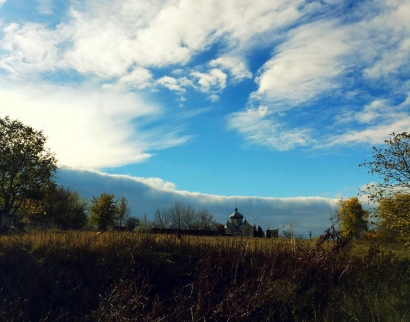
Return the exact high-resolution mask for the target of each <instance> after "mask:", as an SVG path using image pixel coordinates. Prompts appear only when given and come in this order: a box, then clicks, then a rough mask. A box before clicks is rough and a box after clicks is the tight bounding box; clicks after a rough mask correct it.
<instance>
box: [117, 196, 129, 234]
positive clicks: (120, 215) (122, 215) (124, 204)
mask: <svg viewBox="0 0 410 322" xmlns="http://www.w3.org/2000/svg"><path fill="white" fill-rule="evenodd" d="M130 213H131V209H130V207H129V206H128V200H127V199H126V198H124V197H121V199H120V200H119V201H118V204H117V218H116V219H117V221H118V222H119V226H120V228H121V227H122V222H123V221H126V220H127V219H128V218H129V216H130Z"/></svg>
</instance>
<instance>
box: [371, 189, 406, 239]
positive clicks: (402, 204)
mask: <svg viewBox="0 0 410 322" xmlns="http://www.w3.org/2000/svg"><path fill="white" fill-rule="evenodd" d="M409 214H410V194H396V195H395V196H394V197H393V198H386V199H383V200H381V201H380V203H379V206H378V209H377V212H376V218H377V219H378V233H379V236H381V237H382V238H383V239H385V240H389V241H395V240H398V241H403V242H405V243H406V244H410V216H409Z"/></svg>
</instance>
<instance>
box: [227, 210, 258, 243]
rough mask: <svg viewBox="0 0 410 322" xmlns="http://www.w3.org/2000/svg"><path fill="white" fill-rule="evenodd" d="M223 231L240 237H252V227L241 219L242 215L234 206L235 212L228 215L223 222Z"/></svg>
mask: <svg viewBox="0 0 410 322" xmlns="http://www.w3.org/2000/svg"><path fill="white" fill-rule="evenodd" d="M225 233H226V234H227V235H234V236H240V237H253V227H252V226H251V224H249V223H248V222H247V221H246V220H245V221H243V215H242V214H240V213H239V212H238V208H235V212H234V213H233V214H232V215H230V216H229V220H228V221H227V222H226V224H225Z"/></svg>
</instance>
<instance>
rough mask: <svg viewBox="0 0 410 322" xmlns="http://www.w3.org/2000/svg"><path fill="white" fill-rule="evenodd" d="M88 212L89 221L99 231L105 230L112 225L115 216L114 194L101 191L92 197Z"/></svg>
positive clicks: (115, 202)
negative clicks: (89, 213) (98, 194)
mask: <svg viewBox="0 0 410 322" xmlns="http://www.w3.org/2000/svg"><path fill="white" fill-rule="evenodd" d="M90 212H91V215H90V222H91V223H92V224H94V225H96V226H97V227H98V229H100V230H101V231H106V230H107V229H109V228H111V227H113V226H114V224H115V220H116V216H117V201H116V200H115V196H114V195H112V194H108V193H105V192H103V193H102V194H101V195H100V196H99V197H93V199H92V200H91V206H90Z"/></svg>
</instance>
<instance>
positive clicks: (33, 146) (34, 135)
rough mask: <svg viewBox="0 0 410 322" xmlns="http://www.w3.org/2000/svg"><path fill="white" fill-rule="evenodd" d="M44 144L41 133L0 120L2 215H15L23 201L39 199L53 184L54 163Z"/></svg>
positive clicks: (16, 122) (10, 121)
mask: <svg viewBox="0 0 410 322" xmlns="http://www.w3.org/2000/svg"><path fill="white" fill-rule="evenodd" d="M45 144H46V137H45V136H44V134H43V132H42V131H36V130H34V129H33V128H32V127H30V126H27V125H24V124H23V123H21V122H20V121H17V120H10V118H9V117H7V116H6V117H5V118H4V119H3V118H0V201H1V203H2V205H1V206H2V208H3V209H2V210H3V211H2V215H9V214H11V215H15V214H16V212H17V211H18V210H19V209H20V208H21V206H22V205H23V203H24V202H25V201H26V200H27V199H32V200H40V199H42V197H43V193H44V190H45V189H46V188H48V187H51V186H53V185H54V181H53V177H54V173H55V172H56V170H57V166H56V163H57V160H56V158H55V156H54V154H53V153H52V152H50V150H49V149H48V148H47V147H46V145H45ZM0 219H1V218H0Z"/></svg>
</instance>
